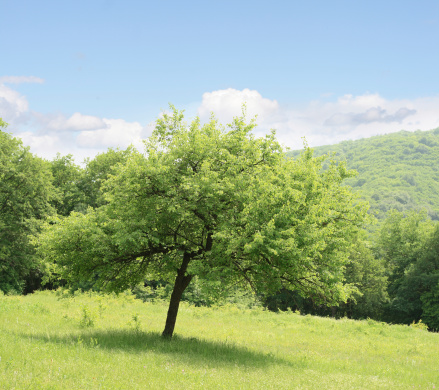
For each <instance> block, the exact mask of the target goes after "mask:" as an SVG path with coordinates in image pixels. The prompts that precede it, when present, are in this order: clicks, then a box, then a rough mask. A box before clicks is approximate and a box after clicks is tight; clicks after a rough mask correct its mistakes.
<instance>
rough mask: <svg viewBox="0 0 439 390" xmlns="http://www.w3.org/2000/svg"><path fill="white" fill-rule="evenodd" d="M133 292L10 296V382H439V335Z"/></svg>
mask: <svg viewBox="0 0 439 390" xmlns="http://www.w3.org/2000/svg"><path fill="white" fill-rule="evenodd" d="M166 310H167V307H166V304H161V303H142V302H141V301H138V300H134V299H133V297H132V296H129V295H122V296H119V297H115V296H98V295H94V296H88V295H79V296H76V297H74V298H65V299H59V297H57V296H56V295H55V294H54V293H48V292H45V293H38V294H34V295H30V296H26V297H4V296H0V359H1V360H0V388H1V389H175V388H182V389H200V388H209V389H222V388H224V389H376V388H386V389H387V388H388V389H398V388H399V389H408V388H412V387H413V386H414V387H415V388H423V389H432V388H435V387H436V388H439V334H433V333H428V332H426V331H422V330H418V329H414V328H411V327H408V326H395V325H394V326H390V325H387V324H383V323H378V322H375V321H371V320H367V321H351V320H347V319H342V320H338V321H336V320H333V319H329V318H319V317H312V316H301V315H299V314H295V313H291V312H289V313H279V314H277V313H271V312H267V311H263V310H262V309H252V310H239V309H237V308H236V307H233V306H227V307H220V308H215V309H213V308H210V309H209V308H197V307H192V306H188V305H186V304H183V305H182V307H181V311H180V313H179V318H178V320H177V327H176V336H175V337H174V338H173V339H172V340H171V341H169V340H163V339H162V338H161V337H160V332H161V331H162V329H163V326H164V321H165V316H166Z"/></svg>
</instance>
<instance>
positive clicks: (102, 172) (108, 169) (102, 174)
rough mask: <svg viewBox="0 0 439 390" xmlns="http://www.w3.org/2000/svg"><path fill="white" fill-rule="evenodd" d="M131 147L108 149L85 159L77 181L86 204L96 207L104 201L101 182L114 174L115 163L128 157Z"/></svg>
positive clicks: (120, 162) (124, 160)
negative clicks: (82, 170) (80, 176)
mask: <svg viewBox="0 0 439 390" xmlns="http://www.w3.org/2000/svg"><path fill="white" fill-rule="evenodd" d="M132 151H133V148H132V147H131V146H129V147H128V148H127V149H125V150H120V149H111V148H110V149H108V150H107V151H106V152H105V153H100V154H98V155H97V156H96V157H95V158H93V159H92V160H90V159H86V160H85V169H84V172H83V175H82V179H81V181H80V183H79V187H80V188H81V190H82V192H83V194H84V196H85V202H86V204H87V205H89V206H91V207H93V208H96V207H99V206H102V205H104V204H105V203H106V200H105V196H104V193H103V192H102V188H101V187H102V184H103V183H104V182H105V180H107V179H108V178H109V177H110V175H112V174H114V172H115V168H116V166H117V164H123V163H125V162H126V160H127V159H128V158H129V156H130V155H131V153H132Z"/></svg>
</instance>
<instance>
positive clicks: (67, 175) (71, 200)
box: [50, 153, 87, 216]
mask: <svg viewBox="0 0 439 390" xmlns="http://www.w3.org/2000/svg"><path fill="white" fill-rule="evenodd" d="M50 168H51V171H52V176H53V185H54V186H55V188H56V193H57V196H56V198H55V199H53V201H52V204H53V206H54V207H55V209H56V212H57V213H58V214H59V215H63V216H68V215H69V214H70V213H71V212H72V211H74V210H75V211H83V210H84V209H86V208H87V206H86V205H85V201H86V197H85V194H84V193H83V191H82V189H81V188H80V184H81V181H82V178H83V176H84V173H83V170H82V169H81V167H79V166H78V165H76V164H75V163H74V160H73V156H72V155H71V154H68V155H67V156H61V155H60V154H59V153H58V154H57V156H56V157H55V158H54V159H53V160H52V161H51V162H50Z"/></svg>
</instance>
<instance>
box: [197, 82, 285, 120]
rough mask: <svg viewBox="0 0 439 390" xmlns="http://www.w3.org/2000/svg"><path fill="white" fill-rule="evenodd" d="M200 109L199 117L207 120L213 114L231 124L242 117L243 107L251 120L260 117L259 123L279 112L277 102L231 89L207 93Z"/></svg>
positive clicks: (252, 93)
mask: <svg viewBox="0 0 439 390" xmlns="http://www.w3.org/2000/svg"><path fill="white" fill-rule="evenodd" d="M202 99H203V100H202V102H201V105H200V107H199V108H198V115H199V116H200V117H201V118H202V119H207V118H208V117H209V116H210V113H211V112H213V113H214V114H215V116H216V117H217V118H218V119H219V120H220V121H221V122H227V123H228V122H230V121H231V120H232V119H233V117H235V116H239V115H241V112H242V105H243V104H244V103H245V104H246V107H247V115H248V116H249V117H250V118H251V117H254V116H255V115H257V116H258V122H259V121H264V120H265V118H267V117H270V116H273V115H275V114H276V113H277V111H278V110H279V104H278V102H277V101H276V100H270V99H266V98H263V97H262V96H261V94H260V93H259V92H258V91H254V90H250V89H243V90H242V91H239V90H236V89H233V88H229V89H223V90H219V91H213V92H206V93H204V94H203V98H202Z"/></svg>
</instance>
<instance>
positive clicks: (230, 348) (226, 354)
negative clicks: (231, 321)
mask: <svg viewBox="0 0 439 390" xmlns="http://www.w3.org/2000/svg"><path fill="white" fill-rule="evenodd" d="M19 336H21V337H23V338H27V339H29V338H32V339H34V340H40V341H43V342H48V343H55V344H64V345H70V346H72V345H73V346H78V347H79V346H80V347H83V348H99V349H101V350H102V349H107V350H120V351H124V352H128V353H133V354H140V353H145V352H154V353H159V354H166V355H170V356H174V357H176V358H182V359H184V360H185V361H186V362H191V363H194V364H200V363H202V364H207V365H209V366H221V365H230V364H236V365H240V366H250V367H266V366H267V365H271V364H276V365H278V364H282V365H286V366H289V367H291V368H296V369H303V368H306V367H305V366H306V364H305V362H304V361H303V360H302V359H298V360H297V361H290V360H286V359H283V358H281V357H276V356H274V355H273V354H271V353H262V352H258V351H253V350H250V349H248V348H246V347H243V346H238V345H234V344H232V343H229V342H220V341H208V340H203V339H198V338H193V337H191V338H188V337H182V336H178V335H174V337H173V338H172V339H165V338H163V337H162V336H161V334H160V333H156V332H136V331H134V330H123V329H122V330H119V329H114V330H103V329H102V330H101V329H85V330H83V331H81V332H77V333H71V334H64V335H57V334H51V335H50V336H48V335H47V334H45V333H39V334H35V333H33V334H32V335H29V334H25V333H22V334H20V335H19Z"/></svg>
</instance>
